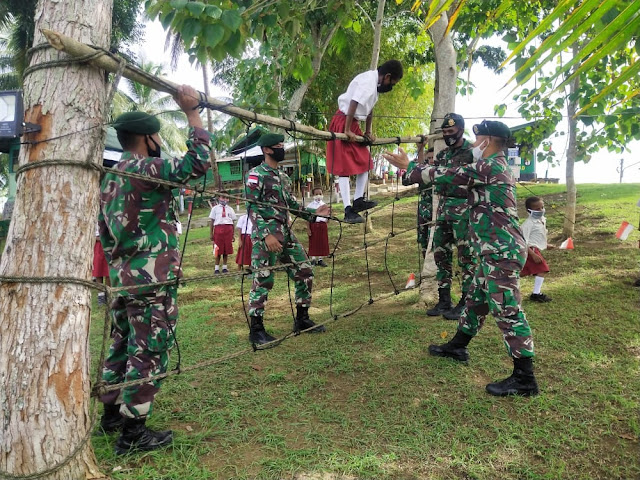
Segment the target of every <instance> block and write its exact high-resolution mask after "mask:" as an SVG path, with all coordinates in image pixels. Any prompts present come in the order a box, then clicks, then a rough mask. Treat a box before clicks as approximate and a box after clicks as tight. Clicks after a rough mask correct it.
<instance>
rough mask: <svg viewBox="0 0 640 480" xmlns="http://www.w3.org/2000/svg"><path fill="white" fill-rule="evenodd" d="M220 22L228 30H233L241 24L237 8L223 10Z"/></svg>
mask: <svg viewBox="0 0 640 480" xmlns="http://www.w3.org/2000/svg"><path fill="white" fill-rule="evenodd" d="M221 19H222V22H223V23H224V24H225V25H226V26H227V28H228V29H229V30H231V31H232V32H235V31H236V30H237V29H238V28H239V27H240V25H242V17H241V16H240V14H239V13H238V10H225V11H223V12H222V16H221Z"/></svg>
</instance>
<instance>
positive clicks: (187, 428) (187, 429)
mask: <svg viewBox="0 0 640 480" xmlns="http://www.w3.org/2000/svg"><path fill="white" fill-rule="evenodd" d="M184 428H185V430H186V431H187V432H193V427H192V426H191V425H187V426H186V427H184Z"/></svg>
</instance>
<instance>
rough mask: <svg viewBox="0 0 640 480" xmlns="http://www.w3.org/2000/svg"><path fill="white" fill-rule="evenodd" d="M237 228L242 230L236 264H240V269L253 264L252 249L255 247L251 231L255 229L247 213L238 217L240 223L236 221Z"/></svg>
mask: <svg viewBox="0 0 640 480" xmlns="http://www.w3.org/2000/svg"><path fill="white" fill-rule="evenodd" d="M236 230H238V231H239V232H240V241H239V242H238V254H237V255H236V264H237V265H238V270H242V268H243V267H244V266H245V265H247V266H249V265H251V249H252V248H253V243H251V232H252V231H253V223H252V222H251V219H250V218H249V216H248V215H247V214H246V213H245V214H244V215H241V216H240V218H238V223H236Z"/></svg>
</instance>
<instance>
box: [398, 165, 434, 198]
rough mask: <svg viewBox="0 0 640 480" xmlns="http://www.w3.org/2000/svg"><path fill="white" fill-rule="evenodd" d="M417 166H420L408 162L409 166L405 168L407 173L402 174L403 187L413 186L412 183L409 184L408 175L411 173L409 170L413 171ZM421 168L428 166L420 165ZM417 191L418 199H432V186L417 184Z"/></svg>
mask: <svg viewBox="0 0 640 480" xmlns="http://www.w3.org/2000/svg"><path fill="white" fill-rule="evenodd" d="M417 165H420V164H419V163H418V162H416V161H414V160H411V161H410V162H409V166H408V167H407V171H406V172H404V174H403V175H402V184H403V185H405V186H408V185H413V183H415V182H413V183H411V181H410V179H409V174H410V173H411V170H413V169H414V168H415V167H416V166H417ZM422 165H423V166H428V165H427V164H426V163H423V164H422ZM418 191H419V192H420V197H421V198H429V197H431V198H433V185H431V184H424V183H418Z"/></svg>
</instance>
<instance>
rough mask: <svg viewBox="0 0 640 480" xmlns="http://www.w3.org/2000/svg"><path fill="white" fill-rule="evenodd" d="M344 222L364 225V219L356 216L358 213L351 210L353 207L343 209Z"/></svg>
mask: <svg viewBox="0 0 640 480" xmlns="http://www.w3.org/2000/svg"><path fill="white" fill-rule="evenodd" d="M344 221H345V223H364V218H362V217H361V216H360V215H358V213H357V212H355V211H354V210H353V207H346V208H345V209H344Z"/></svg>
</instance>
